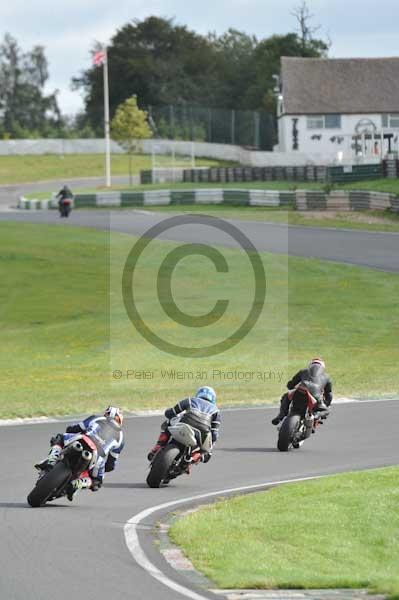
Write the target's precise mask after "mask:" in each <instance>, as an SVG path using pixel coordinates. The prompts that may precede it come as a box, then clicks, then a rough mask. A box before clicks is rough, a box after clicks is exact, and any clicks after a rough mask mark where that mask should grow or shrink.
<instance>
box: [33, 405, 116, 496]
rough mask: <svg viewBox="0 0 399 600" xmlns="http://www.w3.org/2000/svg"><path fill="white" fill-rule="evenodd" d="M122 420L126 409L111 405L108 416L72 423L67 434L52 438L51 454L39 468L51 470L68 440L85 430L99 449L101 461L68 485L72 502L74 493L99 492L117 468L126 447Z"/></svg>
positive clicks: (93, 416)
mask: <svg viewBox="0 0 399 600" xmlns="http://www.w3.org/2000/svg"><path fill="white" fill-rule="evenodd" d="M122 422H123V414H122V410H121V409H120V408H118V407H116V406H109V407H108V408H107V409H106V410H105V412H104V416H95V415H92V416H90V417H87V418H86V419H84V420H83V421H81V422H80V423H76V424H75V425H69V426H68V427H67V428H66V433H57V435H55V436H54V437H52V438H51V440H50V444H51V449H50V452H49V455H48V457H47V458H46V459H45V460H44V461H42V462H41V463H39V464H37V465H35V467H36V468H37V469H38V470H42V471H43V470H49V469H51V468H52V467H53V466H54V465H55V464H56V463H57V462H58V460H59V459H60V456H61V453H62V449H63V447H64V444H65V442H68V441H69V440H71V439H72V438H73V437H75V435H76V434H80V433H84V434H85V435H87V436H88V437H89V438H90V439H92V440H93V442H94V443H95V444H96V446H97V448H98V450H99V452H98V460H97V463H96V464H95V466H94V467H93V468H92V469H91V470H90V471H86V472H85V473H84V474H82V476H81V477H79V478H78V479H74V480H73V481H71V482H70V483H69V484H68V487H67V497H68V500H70V501H72V499H73V494H74V493H75V492H76V491H77V490H82V489H85V488H86V489H89V490H91V491H92V492H96V491H97V490H99V489H100V487H101V486H102V483H103V478H104V472H106V473H108V472H109V471H113V470H114V469H115V466H116V463H117V461H118V458H119V455H120V453H121V452H122V450H123V446H124V439H123V432H122Z"/></svg>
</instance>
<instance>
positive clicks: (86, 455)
mask: <svg viewBox="0 0 399 600" xmlns="http://www.w3.org/2000/svg"><path fill="white" fill-rule="evenodd" d="M92 456H93V455H92V453H91V452H89V451H88V450H83V452H82V458H84V459H85V460H87V461H90V460H91V458H92Z"/></svg>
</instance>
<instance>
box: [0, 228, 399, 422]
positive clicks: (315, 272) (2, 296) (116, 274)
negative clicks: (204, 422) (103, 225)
mask: <svg viewBox="0 0 399 600" xmlns="http://www.w3.org/2000/svg"><path fill="white" fill-rule="evenodd" d="M0 239H1V246H0V277H1V287H0V315H1V316H0V321H1V350H2V351H1V359H0V380H1V381H0V416H1V417H17V416H19V417H21V416H33V415H46V414H54V415H65V414H72V413H75V414H76V413H85V412H89V411H92V410H93V411H95V410H99V409H100V408H102V407H103V405H104V404H106V403H108V402H113V403H118V404H120V405H122V406H123V407H124V408H125V409H130V410H139V409H142V408H164V407H165V405H169V404H171V403H172V402H174V401H175V399H178V398H180V397H183V396H184V395H186V394H189V393H192V392H193V391H194V390H195V388H196V387H197V386H199V385H201V384H204V383H206V382H207V383H209V384H211V385H213V386H214V387H215V388H216V389H217V391H218V395H219V399H220V404H221V406H223V405H231V404H234V403H263V402H265V403H276V402H277V401H278V398H279V396H280V394H281V392H282V391H283V390H284V387H285V383H286V381H287V380H288V379H289V378H290V377H291V375H292V373H293V372H295V371H296V370H297V369H299V368H301V367H302V366H303V364H304V363H306V362H307V361H308V360H309V358H310V357H312V356H313V355H319V354H321V355H323V356H324V357H325V359H326V361H327V364H328V370H329V372H330V374H331V376H332V378H333V380H334V383H335V393H336V394H337V395H338V396H339V395H358V396H375V395H378V396H379V395H381V394H395V393H397V390H398V381H399V376H398V369H397V339H398V331H399V311H398V303H397V297H398V292H399V276H398V275H396V274H391V273H383V272H379V271H374V270H369V269H361V268H357V267H352V266H347V265H339V264H335V263H329V262H326V261H318V260H313V259H301V258H290V259H288V260H287V257H284V256H277V255H270V254H262V256H261V258H262V261H263V264H264V268H265V272H266V277H267V294H266V302H265V306H264V309H263V311H262V314H261V316H260V318H259V321H258V322H257V324H256V326H255V327H254V328H253V330H252V331H251V332H250V333H249V335H248V336H247V337H245V339H243V340H242V341H241V342H240V343H239V344H238V345H236V346H235V347H233V348H231V349H229V350H227V351H226V352H224V353H222V354H219V355H217V356H213V357H203V358H195V359H194V358H189V357H187V356H183V357H180V356H173V355H170V354H167V353H165V352H163V351H161V350H159V349H157V348H155V347H154V346H152V345H151V344H150V343H148V342H147V341H146V340H144V339H143V338H142V337H141V336H140V335H139V333H138V332H137V331H136V329H135V328H134V327H133V326H132V324H131V322H130V321H129V319H128V318H127V315H126V311H125V309H124V306H123V301H122V298H121V275H122V270H123V265H124V263H125V260H126V257H127V255H128V253H129V251H130V250H131V248H132V245H133V243H134V239H133V238H131V237H129V236H126V235H123V234H112V236H111V237H110V236H109V235H108V234H107V233H106V232H101V231H95V230H92V229H82V228H73V227H68V228H63V227H54V226H45V225H31V224H22V223H21V224H16V223H15V224H14V223H12V222H8V223H0ZM175 247H176V244H173V243H168V242H156V241H154V242H152V243H151V245H150V246H149V248H148V249H147V250H146V252H145V253H143V256H142V260H141V262H140V263H139V267H140V268H139V269H138V271H137V273H136V275H135V279H134V293H135V298H136V300H137V305H138V309H139V311H140V314H142V315H143V317H144V318H145V320H146V322H147V324H148V325H149V326H150V327H151V328H152V329H153V330H154V331H156V332H157V333H158V334H159V335H161V336H162V337H164V338H165V339H168V340H169V341H173V342H174V343H176V344H182V345H188V346H191V345H208V344H212V343H215V342H218V341H220V340H221V339H223V338H225V337H226V336H228V335H230V334H231V332H232V331H233V330H234V329H236V327H238V325H239V324H240V323H241V322H242V320H243V315H246V314H247V313H248V310H249V308H250V304H251V302H252V298H253V296H252V292H253V278H252V276H251V273H250V270H249V268H248V264H249V263H248V259H247V257H246V256H245V255H244V254H243V253H240V252H239V251H238V250H229V249H224V248H223V249H222V248H220V249H219V250H220V251H221V252H222V253H223V256H224V257H225V259H226V261H227V262H228V265H229V272H228V273H223V274H220V273H217V272H216V269H215V268H214V266H213V265H212V264H210V263H209V259H207V258H205V257H201V256H191V257H186V258H184V259H183V260H182V261H181V262H180V263H179V264H178V266H177V267H176V269H175V271H174V274H173V277H172V291H173V295H174V298H175V300H176V303H177V305H178V306H179V308H181V310H183V311H185V312H187V313H189V314H193V315H199V314H203V313H207V312H208V311H209V310H211V309H212V308H213V306H214V305H215V303H216V301H217V300H218V299H220V298H222V299H223V298H227V299H228V300H229V306H228V310H227V311H226V314H225V315H224V316H223V318H222V319H221V320H220V322H217V323H216V324H215V325H213V326H211V327H210V326H207V327H202V328H200V329H197V328H187V327H182V326H180V325H177V324H176V323H175V322H174V321H173V320H171V319H169V317H167V316H166V315H165V313H164V311H163V309H162V307H161V306H160V304H159V300H158V297H157V288H156V282H157V273H158V270H159V266H160V264H161V263H162V261H163V260H164V259H165V257H166V256H167V254H168V253H169V252H170V251H171V250H172V249H173V248H175ZM221 278H223V279H221ZM114 371H115V372H117V373H116V376H113V372H114ZM120 373H121V376H119V374H120ZM234 373H236V375H234ZM232 374H233V375H232ZM259 374H260V375H259ZM262 374H263V375H262Z"/></svg>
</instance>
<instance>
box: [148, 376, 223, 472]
mask: <svg viewBox="0 0 399 600" xmlns="http://www.w3.org/2000/svg"><path fill="white" fill-rule="evenodd" d="M184 411H185V413H186V414H187V413H190V412H193V414H195V416H196V419H197V420H198V422H199V424H201V421H202V422H203V426H204V431H206V430H209V431H210V432H211V435H212V444H214V443H215V442H216V441H217V439H218V437H219V428H220V411H219V409H218V407H217V406H216V393H215V390H214V389H213V388H211V387H209V386H204V387H200V388H199V389H198V390H197V392H196V393H195V395H194V396H192V397H189V398H185V399H184V400H181V401H180V402H178V403H177V404H176V405H175V406H174V407H173V408H167V409H166V410H165V417H166V419H167V421H164V422H163V423H162V425H161V433H160V435H159V438H158V441H157V443H156V445H155V446H154V447H153V448H152V450H151V452H149V454H148V460H152V459H153V458H154V456H155V454H156V453H157V452H158V451H159V450H160V449H161V448H163V447H164V446H166V444H167V443H168V441H169V439H170V433H169V431H168V426H169V425H170V419H173V418H174V417H176V416H177V415H180V414H181V413H182V412H184ZM199 426H201V425H199ZM211 454H212V453H211V452H204V451H202V452H201V453H197V454H196V455H193V457H192V459H193V462H200V461H202V462H204V463H206V462H208V461H209V460H210V458H211Z"/></svg>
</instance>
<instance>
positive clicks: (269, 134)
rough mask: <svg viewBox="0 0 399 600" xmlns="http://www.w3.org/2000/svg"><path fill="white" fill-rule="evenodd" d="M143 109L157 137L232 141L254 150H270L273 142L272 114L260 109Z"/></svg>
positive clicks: (174, 106) (186, 106) (181, 106)
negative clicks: (147, 114) (146, 112)
mask: <svg viewBox="0 0 399 600" xmlns="http://www.w3.org/2000/svg"><path fill="white" fill-rule="evenodd" d="M146 110H147V111H148V113H149V118H150V123H151V126H152V128H153V130H154V134H155V135H156V136H157V137H159V138H163V139H165V138H169V139H173V140H192V141H196V142H211V143H218V144H235V145H237V146H245V147H248V148H253V149H256V150H272V149H273V146H274V144H276V143H277V135H276V122H275V117H274V115H272V114H269V113H266V112H263V111H250V110H229V109H223V108H207V107H203V106H197V105H194V104H170V105H167V106H148V107H147V108H146Z"/></svg>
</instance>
